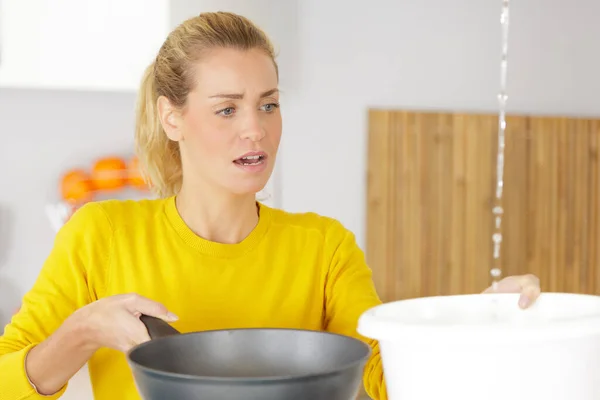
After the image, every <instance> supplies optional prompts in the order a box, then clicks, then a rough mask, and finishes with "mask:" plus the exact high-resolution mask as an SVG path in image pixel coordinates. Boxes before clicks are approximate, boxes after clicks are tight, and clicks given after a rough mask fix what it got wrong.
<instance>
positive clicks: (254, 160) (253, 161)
mask: <svg viewBox="0 0 600 400" xmlns="http://www.w3.org/2000/svg"><path fill="white" fill-rule="evenodd" d="M266 159H267V154H266V153H265V152H262V151H258V152H251V153H246V154H244V155H243V156H241V157H240V158H238V159H236V160H233V162H234V163H235V164H238V165H245V166H255V165H261V164H263V163H264V162H265V160H266Z"/></svg>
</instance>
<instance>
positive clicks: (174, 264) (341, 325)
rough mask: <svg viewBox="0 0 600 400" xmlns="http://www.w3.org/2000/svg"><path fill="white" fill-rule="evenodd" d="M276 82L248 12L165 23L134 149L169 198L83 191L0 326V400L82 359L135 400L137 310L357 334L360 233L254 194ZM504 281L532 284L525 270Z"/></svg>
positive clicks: (50, 379) (275, 124)
mask: <svg viewBox="0 0 600 400" xmlns="http://www.w3.org/2000/svg"><path fill="white" fill-rule="evenodd" d="M277 86H278V70H277V64H276V63H275V60H274V54H273V47H272V45H271V43H270V42H269V40H268V38H267V37H266V36H265V35H264V33H263V32H262V31H260V30H259V29H258V28H257V27H255V26H254V25H253V24H252V23H251V22H250V21H248V20H247V19H245V18H243V17H240V16H237V15H234V14H230V13H206V14H202V15H200V16H198V17H196V18H192V19H190V20H188V21H186V22H184V23H183V24H182V25H181V26H179V27H178V28H177V29H175V31H173V32H172V33H171V35H170V36H169V37H168V38H167V39H166V41H165V43H164V45H163V46H162V48H161V49H160V51H159V53H158V56H157V57H156V60H155V62H154V63H153V64H152V65H151V66H150V67H149V68H148V69H147V71H146V74H145V76H144V79H143V83H142V86H141V90H140V92H139V102H138V110H137V127H136V147H137V152H138V155H139V157H140V159H141V160H142V162H143V165H144V168H145V170H146V172H147V175H148V177H149V181H150V182H152V185H153V188H154V189H155V190H156V192H157V193H158V194H159V195H160V199H159V200H146V201H116V200H115V201H104V202H98V203H90V204H87V205H85V206H84V207H82V208H81V209H80V210H79V211H78V212H77V213H76V214H75V215H74V216H73V217H72V218H71V220H70V221H69V222H68V223H67V224H66V225H65V226H64V227H63V229H62V230H61V231H60V232H59V233H58V235H57V238H56V242H55V245H54V248H53V250H52V252H51V254H50V255H49V257H48V258H47V261H46V262H45V264H44V266H43V268H42V271H41V273H40V275H39V278H38V279H37V281H36V283H35V285H34V286H33V288H32V289H31V291H30V292H29V293H27V294H26V296H25V297H24V302H23V307H22V309H21V310H20V312H19V313H18V314H17V315H16V316H15V317H14V318H13V320H12V322H11V323H10V324H9V325H8V326H7V327H6V330H5V334H4V336H3V337H2V338H0V376H1V377H2V385H1V386H0V399H1V400H17V399H42V398H44V399H55V398H58V397H59V396H60V395H61V394H62V393H63V391H64V389H65V385H66V384H67V382H68V380H69V379H70V378H71V377H72V376H73V375H74V374H75V373H76V372H77V371H78V370H79V369H80V368H81V367H82V366H83V365H84V364H85V363H86V362H87V361H89V370H90V375H91V380H92V384H93V388H94V394H95V398H96V399H98V400H113V399H121V400H129V399H138V398H139V395H138V394H137V391H136V388H135V385H134V382H133V379H132V376H131V372H130V369H129V367H128V365H127V361H126V356H125V354H124V353H125V352H127V351H128V350H129V349H130V348H131V347H132V346H134V345H136V344H138V343H141V342H144V341H146V340H149V337H148V333H147V332H146V330H145V328H144V325H143V324H142V323H141V322H140V321H139V318H138V317H139V316H140V314H147V315H151V316H156V317H159V318H162V319H164V320H166V321H168V322H171V323H173V325H174V326H175V327H176V328H177V329H178V330H180V331H184V332H189V331H200V330H206V329H224V328H234V327H265V326H268V327H295V328H306V329H315V330H328V331H332V332H337V333H342V334H346V335H351V336H355V337H359V336H358V335H357V333H356V324H357V321H358V318H359V316H360V315H361V314H362V313H363V312H364V311H365V310H367V309H368V308H371V307H373V306H375V305H377V304H379V303H380V300H379V298H378V296H377V294H376V292H375V289H374V286H373V283H372V280H371V271H370V269H369V268H368V267H367V265H366V264H365V259H364V257H363V253H362V252H361V250H360V249H359V247H358V246H357V244H356V243H355V240H354V236H353V235H352V233H351V232H349V231H348V230H347V229H345V228H344V226H342V224H340V223H339V222H338V221H336V220H333V219H331V218H326V217H323V216H319V215H316V214H314V213H303V214H302V213H287V212H284V211H281V210H276V209H272V208H269V207H267V206H265V205H263V204H260V203H257V202H256V200H255V194H256V193H257V192H258V191H260V190H261V189H262V188H263V187H264V186H265V184H266V182H267V181H268V179H269V176H270V175H271V171H272V170H273V166H274V164H275V157H276V156H277V149H278V147H279V141H280V138H281V130H282V127H281V125H282V123H281V114H280V111H279V93H278V91H277ZM500 289H501V290H503V291H516V292H523V294H524V295H523V296H524V297H523V298H528V299H529V300H530V301H534V300H535V299H536V297H537V296H538V294H539V286H538V284H537V280H536V278H535V277H530V276H524V277H509V278H506V279H505V280H503V281H502V284H501V285H500ZM177 316H178V317H179V318H178V317H177ZM361 339H363V340H366V339H365V338H361ZM366 341H367V342H368V343H369V344H370V345H371V346H372V347H373V350H374V351H373V355H372V357H371V359H370V360H369V362H368V364H367V366H366V368H365V376H364V382H365V386H366V389H367V392H368V393H369V395H370V396H372V397H373V398H375V399H385V398H386V394H385V385H384V381H383V373H382V366H381V361H380V356H379V352H378V347H377V345H376V343H375V342H373V341H370V340H366Z"/></svg>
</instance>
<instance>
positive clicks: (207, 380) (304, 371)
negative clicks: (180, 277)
mask: <svg viewBox="0 0 600 400" xmlns="http://www.w3.org/2000/svg"><path fill="white" fill-rule="evenodd" d="M141 320H142V322H143V323H144V324H145V325H146V328H147V329H148V333H149V334H150V338H151V339H152V340H150V341H149V342H146V343H142V344H140V345H138V346H136V347H134V348H133V349H132V350H131V351H130V352H129V354H128V361H129V365H130V366H131V369H132V371H133V376H134V379H135V382H136V385H137V388H138V390H139V392H140V395H141V396H142V398H143V399H145V400H167V399H173V400H209V399H210V400H234V399H235V400H242V399H243V400H300V399H302V400H351V399H354V398H356V396H357V395H358V393H359V390H360V388H361V384H362V376H363V370H364V366H365V363H366V361H367V359H368V358H369V355H370V354H371V349H370V347H369V346H368V345H367V344H366V343H364V342H362V341H360V340H358V339H355V338H352V337H348V336H343V335H337V334H333V333H326V332H317V331H310V330H299V329H277V328H273V329H259V328H251V329H230V330H214V331H204V332H195V333H186V334H180V333H179V332H178V331H177V330H176V329H174V328H173V327H172V326H170V325H169V324H167V323H166V322H164V321H163V320H161V319H158V318H153V317H148V316H142V317H141Z"/></svg>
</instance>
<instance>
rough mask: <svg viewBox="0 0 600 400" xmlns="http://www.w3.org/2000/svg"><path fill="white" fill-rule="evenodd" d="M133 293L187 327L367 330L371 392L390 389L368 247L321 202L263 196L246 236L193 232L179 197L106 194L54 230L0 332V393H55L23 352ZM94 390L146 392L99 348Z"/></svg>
mask: <svg viewBox="0 0 600 400" xmlns="http://www.w3.org/2000/svg"><path fill="white" fill-rule="evenodd" d="M131 292H135V293H138V294H140V295H142V296H146V297H149V298H151V299H154V300H156V301H158V302H161V303H163V304H164V305H165V306H166V307H167V308H168V309H169V310H170V311H172V312H173V313H175V314H176V315H177V316H178V317H179V320H178V321H177V322H175V323H174V324H173V326H174V327H175V328H176V329H178V330H179V331H181V332H194V331H201V330H208V329H227V328H244V327H289V328H304V329H314V330H328V331H331V332H337V333H341V334H346V335H350V336H354V337H358V338H360V339H362V340H365V341H366V342H367V343H369V344H370V345H371V346H372V348H373V355H372V357H371V359H370V360H369V362H368V363H367V366H366V368H365V376H364V382H365V387H366V390H367V392H368V393H369V395H370V396H371V397H373V398H375V399H385V397H386V394H385V387H384V383H383V372H382V366H381V360H380V355H379V349H378V345H377V343H376V342H374V341H370V340H367V339H366V338H363V337H361V336H360V335H358V334H357V333H356V326H357V322H358V318H359V316H360V314H361V313H363V312H364V311H365V310H367V309H368V308H370V307H373V306H375V305H377V304H380V300H379V298H378V296H377V294H376V292H375V289H374V285H373V283H372V280H371V270H370V269H369V268H368V267H367V265H366V263H365V259H364V256H363V253H362V251H361V250H360V248H359V247H358V246H357V244H356V243H355V239H354V236H353V234H352V233H351V232H349V231H348V230H346V229H345V228H344V227H343V226H342V224H340V223H339V222H337V221H336V220H333V219H331V218H326V217H322V216H319V215H317V214H314V213H303V214H301V213H288V212H284V211H281V210H276V209H273V208H270V207H267V206H265V205H263V204H260V219H259V223H258V225H257V226H256V228H255V229H254V230H253V231H252V233H251V234H250V235H249V236H248V237H247V238H246V239H245V240H244V241H242V242H241V243H239V244H220V243H215V242H210V241H207V240H204V239H202V238H200V237H198V236H197V235H195V234H194V233H193V232H192V231H191V230H190V229H189V228H188V227H187V225H185V223H184V222H183V220H182V219H181V217H180V216H179V214H178V212H177V209H176V206H175V199H174V197H171V198H168V199H165V200H144V201H117V200H110V201H103V202H96V203H90V204H87V205H85V206H84V207H82V208H81V209H80V210H79V211H78V212H76V213H75V215H74V216H73V217H72V218H71V219H70V220H69V222H68V223H67V224H66V225H65V226H64V227H63V229H62V230H61V231H60V232H59V233H58V235H57V237H56V240H55V245H54V248H53V250H52V252H51V254H50V255H49V257H48V258H47V261H46V262H45V264H44V265H43V268H42V271H41V273H40V275H39V277H38V279H37V281H36V282H35V284H34V286H33V288H32V289H31V291H30V292H28V293H27V294H26V295H25V297H24V299H23V305H22V308H21V310H20V312H19V313H18V314H17V315H16V316H15V317H14V318H13V319H12V321H11V323H10V324H9V325H8V326H7V327H6V329H5V332H4V336H1V337H0V400H34V399H39V400H42V399H43V400H49V399H56V398H58V397H59V396H60V395H61V394H62V393H63V392H64V390H65V388H63V389H62V390H61V391H60V392H59V393H57V394H56V395H55V396H50V397H46V396H40V395H38V394H36V392H35V390H34V389H33V388H32V387H31V385H30V384H29V381H28V379H27V376H26V375H25V370H24V359H25V355H26V353H27V351H28V350H29V349H31V347H32V346H34V345H35V344H37V343H40V342H42V341H44V340H45V339H46V338H47V337H48V336H49V335H50V334H51V333H52V332H53V331H54V330H55V329H57V328H58V327H59V326H60V325H61V323H62V322H63V321H64V320H65V319H66V318H67V317H68V316H69V315H70V314H71V313H72V312H73V311H75V310H76V309H78V308H80V307H83V306H85V305H86V304H88V303H90V302H92V301H95V300H98V299H100V298H103V297H107V296H111V295H116V294H119V293H131ZM88 366H89V371H90V376H91V380H92V385H93V391H94V397H95V399H96V400H114V399H120V400H134V399H140V397H139V395H138V393H137V391H136V388H135V386H134V382H133V379H132V375H131V370H130V368H129V366H128V364H127V360H126V356H125V355H124V354H123V353H120V352H118V351H114V350H111V349H106V348H103V349H101V350H99V351H97V352H96V353H95V355H94V356H93V357H92V358H91V359H90V360H89V363H88Z"/></svg>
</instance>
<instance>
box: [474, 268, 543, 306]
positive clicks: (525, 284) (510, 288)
mask: <svg viewBox="0 0 600 400" xmlns="http://www.w3.org/2000/svg"><path fill="white" fill-rule="evenodd" d="M483 293H521V297H520V298H519V307H521V308H527V307H529V306H531V305H532V304H533V303H534V302H535V301H536V300H537V298H538V297H539V296H540V293H541V288H540V280H539V278H538V277H537V276H535V275H532V274H526V275H514V276H507V277H506V278H504V279H502V280H501V281H499V282H498V284H497V286H496V288H495V290H494V287H493V286H490V287H489V288H487V289H486V290H484V291H483Z"/></svg>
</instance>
